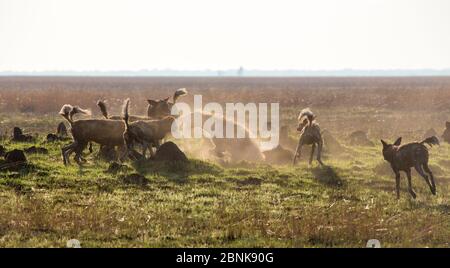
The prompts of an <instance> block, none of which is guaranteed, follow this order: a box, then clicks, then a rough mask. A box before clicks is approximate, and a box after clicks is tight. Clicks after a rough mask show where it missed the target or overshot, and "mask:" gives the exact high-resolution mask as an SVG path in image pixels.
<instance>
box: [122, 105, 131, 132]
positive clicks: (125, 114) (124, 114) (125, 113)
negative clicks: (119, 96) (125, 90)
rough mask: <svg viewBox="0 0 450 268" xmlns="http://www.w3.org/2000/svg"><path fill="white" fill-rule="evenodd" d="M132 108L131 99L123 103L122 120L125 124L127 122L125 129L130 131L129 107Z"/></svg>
mask: <svg viewBox="0 0 450 268" xmlns="http://www.w3.org/2000/svg"><path fill="white" fill-rule="evenodd" d="M129 106H130V99H129V98H128V99H126V100H125V101H124V102H123V106H122V120H123V122H125V128H126V129H128V118H129V115H128V107H129Z"/></svg>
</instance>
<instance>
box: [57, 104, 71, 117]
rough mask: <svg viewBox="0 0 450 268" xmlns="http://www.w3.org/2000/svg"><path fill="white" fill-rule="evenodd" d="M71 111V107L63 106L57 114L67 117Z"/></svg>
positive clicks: (68, 105)
mask: <svg viewBox="0 0 450 268" xmlns="http://www.w3.org/2000/svg"><path fill="white" fill-rule="evenodd" d="M72 109H73V106H72V105H70V104H64V105H63V106H62V107H61V110H60V111H59V114H60V115H62V116H64V115H68V114H69V113H70V112H71V111H72Z"/></svg>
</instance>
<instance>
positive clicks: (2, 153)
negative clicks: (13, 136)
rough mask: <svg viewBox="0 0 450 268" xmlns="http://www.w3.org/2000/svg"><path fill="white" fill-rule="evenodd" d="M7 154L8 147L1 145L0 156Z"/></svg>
mask: <svg viewBox="0 0 450 268" xmlns="http://www.w3.org/2000/svg"><path fill="white" fill-rule="evenodd" d="M5 154H6V148H5V147H3V146H2V145H0V157H1V156H5Z"/></svg>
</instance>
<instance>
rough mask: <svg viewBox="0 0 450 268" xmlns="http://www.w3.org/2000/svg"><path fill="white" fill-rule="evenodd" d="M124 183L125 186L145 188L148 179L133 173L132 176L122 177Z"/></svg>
mask: <svg viewBox="0 0 450 268" xmlns="http://www.w3.org/2000/svg"><path fill="white" fill-rule="evenodd" d="M120 179H121V180H122V182H123V183H125V184H135V185H140V186H145V185H147V184H148V179H147V178H146V177H144V176H142V175H140V174H137V173H133V174H130V175H124V176H122V177H120Z"/></svg>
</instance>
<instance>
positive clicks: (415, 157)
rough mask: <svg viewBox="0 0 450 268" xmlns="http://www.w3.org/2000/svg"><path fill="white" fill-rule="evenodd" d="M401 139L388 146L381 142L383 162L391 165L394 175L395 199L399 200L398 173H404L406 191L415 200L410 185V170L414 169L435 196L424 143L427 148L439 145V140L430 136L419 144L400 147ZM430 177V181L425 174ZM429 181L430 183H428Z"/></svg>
mask: <svg viewBox="0 0 450 268" xmlns="http://www.w3.org/2000/svg"><path fill="white" fill-rule="evenodd" d="M401 142H402V138H401V137H400V138H398V139H397V140H396V141H395V142H394V144H388V143H386V142H385V141H384V140H381V143H382V144H383V157H384V160H386V161H388V162H389V163H390V164H391V167H392V170H393V171H394V173H395V185H396V191H397V199H398V198H400V171H404V172H405V173H406V176H407V177H408V191H409V193H410V194H411V196H412V197H413V198H416V193H415V192H414V190H413V189H412V185H411V168H412V167H414V168H415V169H416V171H417V173H419V174H420V176H422V177H423V178H424V179H425V182H426V183H427V184H428V186H429V187H430V190H431V193H432V194H433V195H436V185H435V184H434V177H433V173H432V172H431V170H430V168H429V167H428V149H427V147H425V145H424V144H425V143H426V144H428V145H429V146H433V145H439V140H438V139H437V138H436V136H431V137H429V138H426V139H424V140H423V141H421V142H412V143H408V144H405V145H402V146H400V143H401ZM424 171H425V172H426V173H428V175H430V179H428V176H427V175H426V174H425V172H424ZM430 181H431V182H430Z"/></svg>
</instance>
